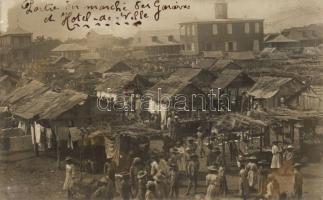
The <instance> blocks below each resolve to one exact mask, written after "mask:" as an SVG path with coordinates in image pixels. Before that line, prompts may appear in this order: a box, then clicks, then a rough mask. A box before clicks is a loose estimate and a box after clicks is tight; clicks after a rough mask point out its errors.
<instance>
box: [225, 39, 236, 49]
mask: <svg viewBox="0 0 323 200" xmlns="http://www.w3.org/2000/svg"><path fill="white" fill-rule="evenodd" d="M237 49H238V47H237V42H236V41H234V42H225V51H237Z"/></svg>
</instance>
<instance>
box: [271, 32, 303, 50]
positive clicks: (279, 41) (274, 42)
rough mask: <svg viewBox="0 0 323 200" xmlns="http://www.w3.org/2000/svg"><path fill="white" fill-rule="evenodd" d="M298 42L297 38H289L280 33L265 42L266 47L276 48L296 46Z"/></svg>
mask: <svg viewBox="0 0 323 200" xmlns="http://www.w3.org/2000/svg"><path fill="white" fill-rule="evenodd" d="M298 43H299V42H298V41H297V40H292V39H289V38H287V37H285V36H284V35H282V34H280V35H278V36H276V37H275V38H273V39H271V40H268V41H266V42H265V44H266V46H267V47H270V48H278V49H282V48H290V47H295V46H298Z"/></svg>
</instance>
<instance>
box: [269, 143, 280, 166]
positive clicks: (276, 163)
mask: <svg viewBox="0 0 323 200" xmlns="http://www.w3.org/2000/svg"><path fill="white" fill-rule="evenodd" d="M279 152H280V151H279V147H278V146H277V142H273V146H272V148H271V153H272V154H273V157H272V160H271V166H270V168H272V169H279V168H280V157H279Z"/></svg>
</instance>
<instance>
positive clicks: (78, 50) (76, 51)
mask: <svg viewBox="0 0 323 200" xmlns="http://www.w3.org/2000/svg"><path fill="white" fill-rule="evenodd" d="M52 52H53V53H54V54H57V55H58V56H63V57H65V58H67V59H70V60H74V59H79V58H80V57H81V55H82V54H84V53H88V52H89V49H88V48H87V47H85V46H81V45H79V44H72V43H71V44H61V45H59V46H58V47H56V48H54V49H53V50H52Z"/></svg>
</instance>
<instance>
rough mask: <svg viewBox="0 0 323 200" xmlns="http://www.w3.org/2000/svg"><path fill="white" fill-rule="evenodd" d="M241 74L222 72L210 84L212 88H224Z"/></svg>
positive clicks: (239, 72)
mask: <svg viewBox="0 0 323 200" xmlns="http://www.w3.org/2000/svg"><path fill="white" fill-rule="evenodd" d="M241 73H243V72H242V71H241V70H230V69H227V70H224V71H223V72H222V73H221V74H220V75H219V77H218V78H217V79H216V80H215V81H214V82H213V83H212V88H226V87H227V86H228V85H229V84H230V83H231V82H232V81H233V80H234V79H235V78H237V77H238V76H239V75H240V74H241Z"/></svg>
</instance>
